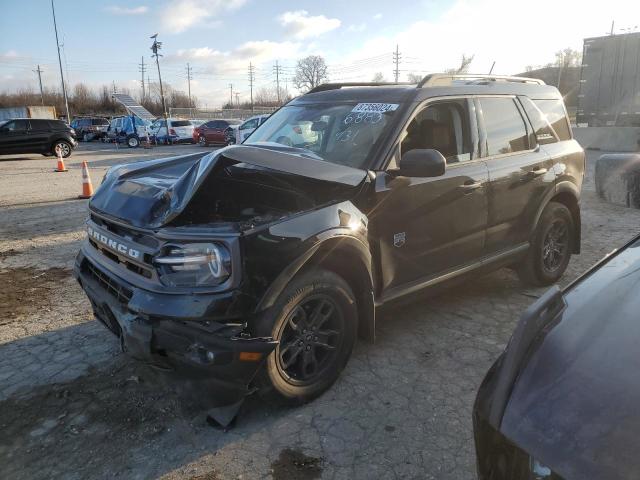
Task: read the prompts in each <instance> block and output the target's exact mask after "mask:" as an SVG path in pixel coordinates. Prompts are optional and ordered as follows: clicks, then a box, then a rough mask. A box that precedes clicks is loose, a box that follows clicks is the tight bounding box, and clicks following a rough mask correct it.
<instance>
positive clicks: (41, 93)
mask: <svg viewBox="0 0 640 480" xmlns="http://www.w3.org/2000/svg"><path fill="white" fill-rule="evenodd" d="M34 72H36V73H37V74H38V82H39V83H40V100H41V101H42V106H43V107H44V93H43V91H42V69H41V68H40V65H38V68H36V69H35V70H34Z"/></svg>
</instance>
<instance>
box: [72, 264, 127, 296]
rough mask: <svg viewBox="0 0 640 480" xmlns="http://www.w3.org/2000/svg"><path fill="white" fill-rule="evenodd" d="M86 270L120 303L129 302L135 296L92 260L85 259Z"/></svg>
mask: <svg viewBox="0 0 640 480" xmlns="http://www.w3.org/2000/svg"><path fill="white" fill-rule="evenodd" d="M83 267H84V268H83V269H84V271H85V272H86V273H87V274H89V276H90V277H91V278H93V279H94V280H95V281H96V282H98V283H99V284H100V285H101V286H102V287H103V288H104V289H105V290H106V291H107V292H109V294H111V295H112V296H113V297H115V298H116V300H118V302H120V303H128V302H129V300H131V297H132V296H133V292H132V291H131V290H129V289H128V288H126V287H123V286H122V285H120V284H119V283H118V282H117V281H115V280H114V279H113V278H111V277H110V276H109V275H107V274H106V273H104V272H103V271H102V270H100V269H99V268H97V267H96V266H95V265H93V264H92V263H91V262H90V261H88V260H85V261H84V265H83Z"/></svg>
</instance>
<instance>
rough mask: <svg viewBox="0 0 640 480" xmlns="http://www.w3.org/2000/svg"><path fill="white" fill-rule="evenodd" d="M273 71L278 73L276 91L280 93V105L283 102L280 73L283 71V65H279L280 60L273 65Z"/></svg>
mask: <svg viewBox="0 0 640 480" xmlns="http://www.w3.org/2000/svg"><path fill="white" fill-rule="evenodd" d="M273 71H274V72H275V73H276V92H277V94H278V105H279V104H280V103H282V102H281V101H280V74H281V73H282V67H281V66H280V65H278V60H276V64H275V65H274V66H273Z"/></svg>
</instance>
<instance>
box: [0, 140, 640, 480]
mask: <svg viewBox="0 0 640 480" xmlns="http://www.w3.org/2000/svg"><path fill="white" fill-rule="evenodd" d="M199 150H200V147H197V146H179V147H158V148H156V149H153V150H142V149H138V150H128V149H120V150H115V149H112V148H105V147H104V145H101V144H94V145H91V146H86V145H83V146H82V147H81V149H80V150H79V151H77V152H76V153H75V154H74V155H73V157H72V158H71V159H70V161H68V162H67V166H68V168H69V172H67V173H52V170H53V168H54V163H55V162H54V160H52V159H50V158H49V159H45V158H44V157H41V156H24V158H11V157H0V285H1V286H2V293H1V294H0V478H42V479H45V478H47V479H48V478H68V479H76V478H77V479H93V478H95V479H98V478H112V477H113V478H167V479H177V478H181V479H182V478H184V479H231V478H233V479H235V478H244V479H249V478H274V479H295V478H299V479H312V478H330V479H341V478H348V479H358V478H421V479H424V478H427V479H428V478H433V479H436V478H437V479H456V480H460V479H470V478H474V462H475V459H474V453H473V441H472V430H471V417H470V412H471V406H472V403H473V399H474V396H475V391H476V389H477V387H478V384H479V383H480V381H481V380H482V377H483V375H484V373H485V371H486V369H487V368H488V366H489V365H490V364H491V362H492V361H493V360H494V359H495V358H496V356H497V355H498V354H499V353H500V351H501V349H502V348H503V347H504V345H505V343H506V341H507V340H508V338H509V335H510V333H511V331H512V329H513V326H514V323H515V321H516V320H517V318H518V315H519V313H520V312H521V311H522V310H523V309H524V308H525V307H526V306H527V305H528V304H530V303H531V302H532V300H533V298H535V297H537V296H539V295H540V294H541V293H542V292H543V291H544V290H539V289H538V290H536V289H534V290H531V289H525V288H523V287H522V286H521V284H520V283H519V282H518V281H517V279H516V278H515V276H514V275H513V274H512V273H511V272H510V271H508V270H502V271H499V272H496V273H494V274H491V275H489V276H486V277H483V278H481V279H478V280H476V281H472V282H469V283H466V284H463V285H459V286H457V287H455V288H452V289H450V290H448V291H446V292H445V293H443V294H441V295H439V296H438V297H436V298H430V299H427V298H425V299H424V300H422V301H417V302H414V303H412V304H407V305H403V306H395V307H394V308H393V309H388V310H386V311H380V312H378V315H379V319H380V322H379V324H380V328H379V338H380V340H379V342H378V343H377V344H376V345H369V344H364V343H361V344H359V345H358V347H357V348H356V350H355V352H354V355H353V357H352V359H351V361H350V363H349V365H348V366H347V369H346V370H345V372H344V374H343V375H342V377H341V378H340V380H339V381H338V382H337V383H336V385H335V386H334V387H333V388H332V389H331V390H330V391H329V392H327V393H326V394H325V395H324V396H323V397H321V398H320V399H318V400H317V401H315V402H313V403H311V404H309V405H306V406H302V407H297V408H291V407H285V406H282V405H274V404H265V403H263V402H261V401H260V400H259V399H250V400H249V401H248V402H247V403H246V404H245V407H244V409H243V411H242V414H241V416H240V418H239V420H238V422H237V424H236V425H235V428H233V429H232V430H230V431H229V432H226V433H225V432H223V431H220V430H218V429H215V428H213V427H212V426H210V425H208V424H207V422H206V411H205V410H204V409H203V408H202V407H201V404H200V400H201V399H199V398H197V395H196V396H195V397H193V396H192V397H185V395H184V393H183V392H176V391H174V388H173V386H172V385H171V384H170V383H168V382H166V381H163V379H162V378H161V377H158V376H157V374H154V373H152V372H150V371H148V370H146V369H145V368H143V367H138V366H137V365H135V364H134V363H133V362H132V361H129V360H128V359H127V358H126V357H125V356H123V355H121V354H120V353H119V349H118V345H117V341H116V339H115V338H114V337H113V336H112V335H111V334H110V333H108V332H107V331H106V330H105V329H104V328H103V327H101V326H100V325H99V324H98V323H97V322H95V321H94V320H92V317H91V312H90V307H89V303H88V301H87V300H86V299H85V297H84V296H83V294H82V292H81V290H80V288H79V287H78V286H77V284H76V283H75V282H74V281H73V279H72V278H71V276H70V268H71V266H72V265H73V258H74V255H75V253H76V252H77V250H78V247H79V243H80V241H81V239H82V237H83V233H82V227H83V220H84V218H85V216H86V205H87V203H86V201H83V200H77V199H75V197H76V196H77V195H78V194H79V193H80V189H81V180H80V178H81V177H80V169H79V166H80V162H81V161H82V160H87V161H88V162H89V164H90V167H91V175H92V178H93V181H94V185H97V184H98V183H99V181H100V178H101V177H102V175H103V174H104V172H105V171H106V168H107V167H108V166H110V165H114V164H117V163H121V162H128V161H137V160H141V159H148V158H155V157H161V156H171V155H174V154H180V153H187V152H192V151H199ZM594 153H595V152H594ZM595 158H597V155H591V154H590V169H589V175H588V179H587V184H586V186H585V189H584V197H583V203H582V211H583V219H582V221H583V232H584V234H583V253H582V254H581V255H579V256H575V257H573V259H572V261H571V264H570V266H569V271H568V273H567V275H566V276H565V277H564V280H563V281H564V282H565V283H566V282H568V281H570V280H571V279H573V278H575V277H576V276H577V275H578V274H579V273H580V272H582V271H584V270H585V269H586V268H587V267H588V266H590V265H591V264H592V263H594V262H595V261H596V260H597V259H599V258H600V257H602V256H603V255H604V254H606V253H608V252H609V251H611V249H612V248H613V247H615V246H618V245H620V244H621V243H623V242H624V241H625V240H627V239H629V238H630V237H631V236H632V235H634V234H635V233H636V232H637V230H638V225H639V220H640V211H637V210H630V209H625V208H621V207H615V206H612V205H608V204H605V203H603V202H601V201H600V200H599V199H597V198H596V196H595V193H594V189H593V181H592V170H593V162H594V161H595Z"/></svg>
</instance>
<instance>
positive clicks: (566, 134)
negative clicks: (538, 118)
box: [533, 98, 571, 140]
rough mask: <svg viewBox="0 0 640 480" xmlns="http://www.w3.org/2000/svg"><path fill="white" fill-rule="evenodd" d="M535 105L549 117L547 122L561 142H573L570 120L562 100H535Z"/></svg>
mask: <svg viewBox="0 0 640 480" xmlns="http://www.w3.org/2000/svg"><path fill="white" fill-rule="evenodd" d="M533 103H535V105H536V106H537V107H538V108H539V109H540V111H541V112H542V113H543V114H544V115H545V116H546V117H547V121H548V122H549V124H550V125H551V126H552V127H553V129H554V130H555V132H556V134H557V135H558V139H559V140H571V130H570V129H569V120H568V119H567V114H566V112H565V109H564V103H563V102H562V100H561V99H559V98H556V99H551V100H535V99H534V100H533Z"/></svg>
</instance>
